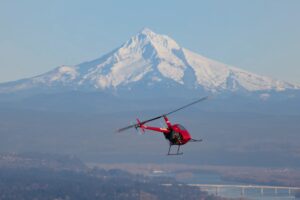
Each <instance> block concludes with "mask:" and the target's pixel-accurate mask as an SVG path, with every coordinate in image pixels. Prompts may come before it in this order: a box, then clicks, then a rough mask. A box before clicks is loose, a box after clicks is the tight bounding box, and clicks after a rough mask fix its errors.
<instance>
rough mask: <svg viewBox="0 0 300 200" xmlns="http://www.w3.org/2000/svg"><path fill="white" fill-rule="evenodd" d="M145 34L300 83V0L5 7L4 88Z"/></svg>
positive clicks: (30, 2) (1, 13)
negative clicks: (166, 37)
mask: <svg viewBox="0 0 300 200" xmlns="http://www.w3.org/2000/svg"><path fill="white" fill-rule="evenodd" d="M143 27H148V28H150V29H152V30H153V31H154V32H157V33H162V34H166V35H169V36H170V37H172V38H173V39H175V40H176V41H177V42H178V43H179V44H180V45H181V46H183V47H185V48H187V49H190V50H193V51H195V52H197V53H200V54H202V55H204V56H207V57H209V58H212V59H215V60H218V61H221V62H224V63H226V64H230V65H234V66H237V67H240V68H243V69H246V70H249V71H251V72H254V73H258V74H261V75H267V76H271V77H274V78H279V79H283V80H287V81H292V82H295V83H300V1H299V0H268V1H266V0H265V1H264V0H251V1H250V0H226V1H224V0H219V1H214V0H207V1H200V0H195V1H189V0H184V1H183V0H178V1H175V0H170V1H167V0H164V1H162V0H147V1H142V0H136V1H132V0H126V1H125V0H124V1H123V0H119V1H112V0H108V1H100V0H94V1H88V0H86V1H84V0H82V1H79V0H51V1H41V0H26V1H22V0H0V28H1V29H0V55H1V59H0V82H5V81H10V80H16V79H20V78H25V77H31V76H35V75H38V74H40V73H44V72H46V71H49V70H51V69H53V68H54V67H57V66H59V65H64V64H65V65H75V64H79V63H81V62H84V61H88V60H92V59H95V58H98V57H99V56H101V55H103V54H104V53H107V52H108V51H110V50H113V49H114V48H116V47H118V46H120V45H121V44H122V43H124V42H125V41H126V40H127V39H129V38H130V37H131V36H132V35H134V34H136V33H137V32H138V31H139V30H141V29H142V28H143Z"/></svg>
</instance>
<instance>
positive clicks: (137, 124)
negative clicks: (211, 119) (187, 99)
mask: <svg viewBox="0 0 300 200" xmlns="http://www.w3.org/2000/svg"><path fill="white" fill-rule="evenodd" d="M206 99H208V96H206V97H203V98H201V99H198V100H196V101H193V102H192V103H189V104H187V105H185V106H182V107H180V108H178V109H176V110H173V111H171V112H169V113H166V114H163V115H160V116H157V117H153V118H151V119H148V120H145V121H142V122H140V123H136V124H133V125H130V126H126V127H124V128H121V129H119V130H117V132H122V131H125V130H127V129H130V128H138V127H140V125H142V124H146V123H148V122H151V121H154V120H157V119H160V118H162V117H163V116H167V115H170V114H173V113H175V112H177V111H179V110H182V109H184V108H186V107H189V106H191V105H193V104H196V103H199V102H201V101H204V100H206Z"/></svg>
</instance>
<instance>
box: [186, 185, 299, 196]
mask: <svg viewBox="0 0 300 200" xmlns="http://www.w3.org/2000/svg"><path fill="white" fill-rule="evenodd" d="M187 185H189V186H192V187H199V188H201V189H203V190H205V189H215V194H216V195H218V193H219V190H220V189H222V188H237V189H240V190H241V196H244V195H245V192H246V190H247V189H258V190H260V193H261V195H264V191H265V190H273V191H274V193H275V194H276V195H277V194H278V190H286V191H287V193H288V195H289V196H291V194H292V193H293V192H295V191H297V190H299V191H300V187H290V186H269V185H238V184H237V185H227V184H226V185H225V184H187Z"/></svg>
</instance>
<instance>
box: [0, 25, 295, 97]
mask: <svg viewBox="0 0 300 200" xmlns="http://www.w3.org/2000/svg"><path fill="white" fill-rule="evenodd" d="M137 85H138V87H140V88H143V89H146V88H147V87H155V88H157V87H164V88H170V87H174V88H176V87H181V88H182V87H185V88H188V89H195V90H197V89H198V88H200V89H203V90H205V91H208V92H222V91H231V92H234V91H247V92H252V91H269V90H275V91H282V90H286V89H299V88H300V87H299V86H297V85H293V84H290V83H287V82H284V81H279V80H275V79H272V78H268V77H265V76H260V75H256V74H253V73H250V72H247V71H245V70H241V69H238V68H235V67H231V66H228V65H226V64H223V63H220V62H217V61H214V60H211V59H208V58H205V57H204V56H201V55H199V54H197V53H194V52H192V51H189V50H187V49H184V48H181V47H180V46H179V45H178V44H177V43H176V41H175V40H173V39H172V38H170V37H169V36H167V35H161V34H157V33H155V32H153V31H152V30H150V29H149V28H144V29H142V30H141V31H140V32H138V33H137V34H136V35H134V36H133V37H131V38H130V39H129V40H128V41H127V42H125V43H124V44H123V45H122V46H121V47H120V48H118V49H116V50H115V51H113V52H111V53H109V54H107V55H105V56H102V57H101V58H98V59H96V60H93V61H91V62H85V63H82V64H79V65H76V66H62V67H58V68H56V69H54V70H52V71H50V72H48V73H45V74H42V75H40V76H37V77H33V78H30V79H24V80H21V81H16V82H12V83H9V84H2V85H0V92H1V91H19V90H25V89H31V88H53V87H55V88H63V89H66V88H69V89H72V90H74V89H86V88H88V89H92V90H109V89H114V90H117V89H118V88H127V89H132V88H135V87H137Z"/></svg>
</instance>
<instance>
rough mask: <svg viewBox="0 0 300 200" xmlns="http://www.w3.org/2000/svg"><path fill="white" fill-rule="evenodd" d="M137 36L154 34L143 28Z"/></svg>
mask: <svg viewBox="0 0 300 200" xmlns="http://www.w3.org/2000/svg"><path fill="white" fill-rule="evenodd" d="M138 34H144V35H149V36H151V35H156V33H155V32H154V31H152V30H151V29H149V28H147V27H145V28H143V29H142V30H141V31H140V32H139V33H138Z"/></svg>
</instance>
